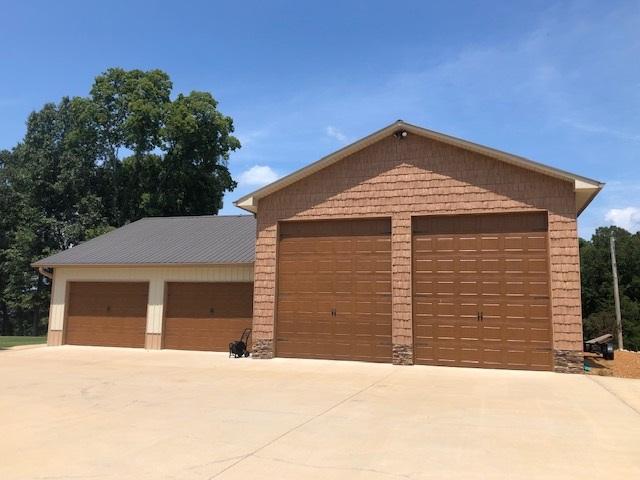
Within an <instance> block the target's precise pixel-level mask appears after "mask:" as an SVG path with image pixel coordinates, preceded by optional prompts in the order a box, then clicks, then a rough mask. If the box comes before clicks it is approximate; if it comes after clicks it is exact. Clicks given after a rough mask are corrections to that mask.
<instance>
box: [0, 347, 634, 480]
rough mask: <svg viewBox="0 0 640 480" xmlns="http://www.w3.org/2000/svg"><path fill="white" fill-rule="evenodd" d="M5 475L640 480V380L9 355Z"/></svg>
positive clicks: (3, 363)
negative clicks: (582, 479) (607, 479)
mask: <svg viewBox="0 0 640 480" xmlns="http://www.w3.org/2000/svg"><path fill="white" fill-rule="evenodd" d="M0 379H1V380H2V389H1V390H0V422H1V425H2V426H3V429H2V430H3V432H4V435H2V436H0V452H2V458H3V461H2V462H0V478H2V479H25V478H34V479H35V478H56V479H65V478H69V479H72V478H101V479H102V478H104V479H123V478H135V479H158V478H167V479H213V478H220V479H232V478H233V479H236V478H274V479H287V478H297V479H299V478H304V479H315V478H317V479H321V478H322V479H334V478H335V479H339V478H349V479H374V480H375V479H389V478H409V479H430V478H433V479H436V478H437V479H449V478H451V479H453V478H491V479H494V478H509V479H532V478H562V477H568V478H576V477H578V476H582V475H584V476H587V475H593V474H597V472H601V471H602V470H601V469H602V465H603V464H602V462H604V463H605V464H606V468H607V474H608V475H622V476H623V478H639V477H640V446H639V444H638V441H637V439H638V438H640V409H639V408H638V407H640V380H626V379H613V378H597V379H595V380H594V378H593V377H587V376H582V375H561V374H554V373H544V372H516V371H497V370H477V369H462V368H445V367H418V366H415V367H394V366H391V365H380V364H366V363H353V362H330V361H312V360H288V359H274V360H262V361H260V360H251V359H228V358H227V357H226V355H225V354H218V353H207V352H177V351H168V350H161V351H145V350H138V349H116V348H97V347H96V348H92V347H71V346H68V347H67V346H65V347H49V348H39V349H29V350H17V351H9V350H7V351H2V352H0Z"/></svg>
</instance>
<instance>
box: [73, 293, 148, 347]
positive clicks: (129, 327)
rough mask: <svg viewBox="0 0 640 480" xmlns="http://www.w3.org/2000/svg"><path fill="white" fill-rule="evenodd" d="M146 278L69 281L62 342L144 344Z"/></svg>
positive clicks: (107, 345)
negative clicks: (130, 280)
mask: <svg viewBox="0 0 640 480" xmlns="http://www.w3.org/2000/svg"><path fill="white" fill-rule="evenodd" d="M148 295H149V284H148V283H146V282H135V283H132V282H71V283H70V284H69V304H68V307H67V320H66V326H65V343H68V344H71V345H98V346H106V347H144V334H145V331H146V325H147V299H148Z"/></svg>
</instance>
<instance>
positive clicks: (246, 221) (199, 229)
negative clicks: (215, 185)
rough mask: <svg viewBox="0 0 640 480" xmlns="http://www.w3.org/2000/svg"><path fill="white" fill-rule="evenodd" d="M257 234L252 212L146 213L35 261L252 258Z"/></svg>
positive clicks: (199, 261) (218, 261)
mask: <svg viewBox="0 0 640 480" xmlns="http://www.w3.org/2000/svg"><path fill="white" fill-rule="evenodd" d="M255 239H256V221H255V218H254V217H253V216H252V215H234V216H231V215H230V216H215V215H208V216H198V217H149V218H143V219H142V220H138V221H137V222H133V223H130V224H128V225H125V226H123V227H121V228H118V229H116V230H113V231H111V232H109V233H106V234H104V235H100V236H99V237H96V238H94V239H92V240H89V241H86V242H84V243H81V244H79V245H77V246H75V247H73V248H70V249H68V250H64V251H62V252H59V253H56V254H55V255H51V256H50V257H47V258H43V259H42V260H38V261H37V262H35V263H34V264H33V266H34V267H53V266H64V265H149V264H153V265H161V264H169V265H171V264H175V265H184V264H202V265H211V264H235V263H253V261H254V259H255Z"/></svg>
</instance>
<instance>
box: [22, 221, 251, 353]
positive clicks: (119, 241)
mask: <svg viewBox="0 0 640 480" xmlns="http://www.w3.org/2000/svg"><path fill="white" fill-rule="evenodd" d="M255 225H256V224H255V219H254V218H253V216H251V215H241V216H219V217H218V216H200V217H173V218H145V219H142V220H139V221H137V222H133V223H131V224H129V225H126V226H124V227H122V228H119V229H117V230H114V231H112V232H110V233H107V234H105V235H102V236H100V237H97V238H95V239H93V240H90V241H88V242H85V243H82V244H80V245H78V246H76V247H73V248H71V249H69V250H65V251H63V252H60V253H58V254H56V255H53V256H51V257H48V258H45V259H43V260H40V261H39V262H36V263H35V264H34V266H36V267H39V268H42V269H45V268H46V269H51V270H52V271H53V287H52V293H51V307H50V312H49V333H48V344H49V345H61V344H70V345H98V346H116V347H140V348H142V347H146V348H150V349H158V348H172V349H186V350H212V351H226V350H227V349H228V345H229V342H230V341H233V340H237V339H238V338H239V337H240V335H241V334H242V331H243V330H244V329H245V328H250V327H251V321H252V305H253V304H252V302H253V259H254V255H255V253H254V246H255V240H254V239H255V228H256V226H255Z"/></svg>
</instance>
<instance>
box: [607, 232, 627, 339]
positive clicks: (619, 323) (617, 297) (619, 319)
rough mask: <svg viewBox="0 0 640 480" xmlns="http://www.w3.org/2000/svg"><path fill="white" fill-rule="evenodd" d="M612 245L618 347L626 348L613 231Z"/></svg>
mask: <svg viewBox="0 0 640 480" xmlns="http://www.w3.org/2000/svg"><path fill="white" fill-rule="evenodd" d="M609 245H610V246H611V270H612V272H613V300H614V302H615V305H616V326H617V329H618V348H619V349H620V350H624V344H623V343H622V315H621V314H620V292H619V291H618V264H617V263H616V239H615V237H614V236H613V232H611V237H610V238H609Z"/></svg>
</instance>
